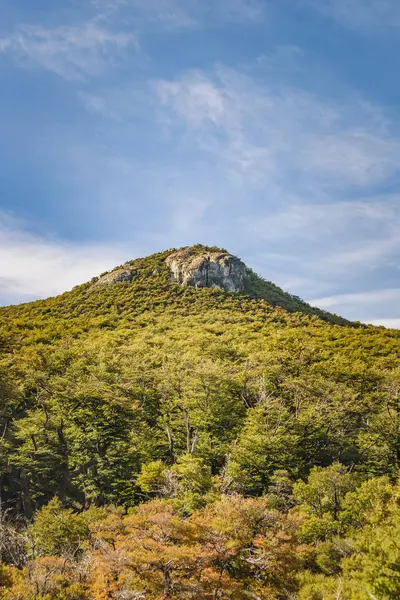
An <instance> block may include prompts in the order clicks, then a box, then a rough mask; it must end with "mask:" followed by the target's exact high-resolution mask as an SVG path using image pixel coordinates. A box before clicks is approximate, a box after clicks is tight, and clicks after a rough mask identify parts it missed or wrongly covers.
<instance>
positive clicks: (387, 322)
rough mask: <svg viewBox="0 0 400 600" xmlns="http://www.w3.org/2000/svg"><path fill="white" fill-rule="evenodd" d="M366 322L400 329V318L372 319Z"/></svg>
mask: <svg viewBox="0 0 400 600" xmlns="http://www.w3.org/2000/svg"><path fill="white" fill-rule="evenodd" d="M365 322H366V323H369V324H370V325H380V326H382V327H387V328H389V329H400V319H370V320H368V321H365Z"/></svg>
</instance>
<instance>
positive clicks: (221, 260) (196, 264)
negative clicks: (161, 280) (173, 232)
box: [165, 248, 247, 292]
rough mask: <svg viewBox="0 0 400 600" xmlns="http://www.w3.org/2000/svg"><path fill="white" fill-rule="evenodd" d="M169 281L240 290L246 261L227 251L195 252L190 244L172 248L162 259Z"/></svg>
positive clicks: (242, 287)
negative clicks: (169, 275) (178, 248)
mask: <svg viewBox="0 0 400 600" xmlns="http://www.w3.org/2000/svg"><path fill="white" fill-rule="evenodd" d="M165 262H166V264H167V266H168V268H169V270H170V272H171V281H174V282H175V283H178V284H179V285H183V286H194V287H197V288H217V289H220V290H223V291H225V292H241V291H243V290H244V287H245V280H246V276H247V269H246V265H245V264H244V263H243V262H242V261H241V260H240V259H239V258H237V257H236V256H233V255H232V254H229V253H228V252H206V251H205V252H202V253H200V254H199V253H197V252H194V251H193V250H192V248H184V249H182V250H178V251H177V252H174V253H173V254H171V255H170V256H168V257H167V259H166V261H165Z"/></svg>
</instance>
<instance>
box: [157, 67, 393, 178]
mask: <svg viewBox="0 0 400 600" xmlns="http://www.w3.org/2000/svg"><path fill="white" fill-rule="evenodd" d="M156 91H157V93H158V96H159V99H160V102H161V105H162V106H163V107H164V109H165V110H168V109H169V110H170V111H171V112H172V113H173V114H174V116H175V118H176V117H178V118H179V119H181V120H182V121H183V122H184V123H185V124H186V126H187V127H188V129H189V131H190V133H191V135H192V137H193V138H194V139H195V140H196V142H197V144H198V145H199V146H200V147H201V149H202V150H203V151H206V152H209V153H211V154H214V155H215V156H217V157H219V158H221V159H223V160H224V161H225V162H226V163H229V162H230V163H231V164H232V165H234V167H235V169H237V168H239V169H241V170H242V171H244V172H246V175H247V176H248V175H250V174H251V172H253V175H254V177H255V178H256V176H257V173H258V176H259V177H260V176H261V180H262V181H263V183H265V177H268V181H269V183H271V176H275V178H276V179H278V180H279V181H284V180H283V179H282V177H281V175H282V174H283V172H286V174H287V175H290V173H292V175H293V174H295V175H296V179H297V185H299V184H300V186H301V185H302V183H303V184H307V181H308V180H311V179H312V180H313V184H314V185H317V186H318V187H321V186H322V187H325V188H327V187H331V188H342V189H343V188H344V187H345V186H356V187H357V186H358V187H363V186H368V185H375V184H378V183H381V182H383V181H385V180H387V178H389V177H390V176H392V175H394V174H395V173H396V172H397V171H398V170H399V169H400V139H399V138H397V137H396V136H391V135H390V134H389V133H388V127H387V124H386V123H385V119H384V116H383V115H382V114H381V111H380V109H379V108H378V107H374V106H372V105H370V104H367V103H365V102H363V101H358V100H352V99H349V101H348V102H347V103H345V102H343V103H342V104H341V103H339V102H336V103H335V102H331V101H329V100H321V99H319V98H317V97H315V96H313V95H312V94H309V93H306V92H304V91H303V90H301V89H296V88H295V87H293V86H280V87H279V86H276V85H271V86H269V85H268V81H267V82H266V84H264V85H260V84H259V83H258V82H257V81H256V80H255V79H254V78H251V77H250V76H248V75H247V74H244V73H241V72H239V71H235V70H232V69H224V68H219V69H216V70H215V71H214V72H212V73H204V72H199V71H193V72H188V73H186V74H184V75H183V76H181V77H180V78H179V79H176V80H172V81H159V82H157V83H156ZM171 122H172V123H173V122H174V120H173V119H172V118H171ZM262 174H264V177H262ZM285 185H286V184H284V186H285Z"/></svg>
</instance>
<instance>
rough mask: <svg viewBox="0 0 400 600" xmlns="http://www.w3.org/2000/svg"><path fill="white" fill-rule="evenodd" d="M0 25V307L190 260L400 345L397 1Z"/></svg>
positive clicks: (63, 14)
mask: <svg viewBox="0 0 400 600" xmlns="http://www.w3.org/2000/svg"><path fill="white" fill-rule="evenodd" d="M0 11H1V12H0V14H1V20H0V82H1V93H0V134H1V135H0V165H1V167H0V304H10V303H19V302H26V301H29V300H33V299H37V298H41V297H47V296H50V295H55V294H57V293H60V292H63V291H65V290H67V289H70V288H72V287H73V286H74V285H77V284H79V283H82V282H84V281H87V280H89V279H90V278H91V277H93V276H95V275H98V274H99V273H101V272H103V271H105V270H107V269H110V268H112V267H114V266H116V265H119V264H122V263H124V262H125V261H126V260H129V259H132V258H135V257H137V256H145V255H148V254H151V253H153V252H158V251H161V250H164V249H168V248H173V247H175V248H177V247H181V246H186V245H191V244H195V243H202V244H207V245H217V246H220V247H224V248H227V249H228V250H229V251H230V252H231V253H232V254H235V255H238V256H240V257H241V258H242V259H243V260H244V261H245V262H246V264H247V265H249V266H250V267H252V268H253V270H255V271H256V272H258V273H259V274H261V275H262V276H263V277H265V278H266V279H267V280H270V281H273V282H275V283H276V284H278V285H280V286H281V287H283V288H284V289H285V290H287V291H289V292H291V293H293V294H296V295H299V296H301V297H302V298H304V299H305V300H307V301H308V302H310V303H312V304H314V305H317V306H320V307H322V308H324V309H326V310H329V311H331V312H335V313H337V314H341V315H343V316H345V317H347V318H349V319H353V320H359V321H364V322H367V323H374V324H381V325H385V326H390V327H399V328H400V81H399V78H398V56H399V55H400V35H399V33H400V3H399V1H398V0H35V1H34V2H32V0H0Z"/></svg>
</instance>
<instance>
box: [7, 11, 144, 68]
mask: <svg viewBox="0 0 400 600" xmlns="http://www.w3.org/2000/svg"><path fill="white" fill-rule="evenodd" d="M137 45H138V41H137V38H136V36H135V35H134V34H133V33H130V32H114V31H111V30H109V29H106V28H104V27H101V26H100V25H98V24H96V23H95V22H87V23H84V24H81V25H77V26H60V27H54V28H45V27H41V26H33V25H32V26H21V27H19V28H18V30H17V31H16V32H15V33H13V34H11V35H9V36H7V37H3V38H0V53H8V54H10V55H12V56H13V57H15V58H16V59H17V60H19V61H20V62H21V63H22V64H31V65H35V64H36V65H38V66H40V67H42V68H44V69H46V70H48V71H53V72H54V73H56V74H57V75H59V76H61V77H64V78H65V79H82V78H85V77H86V76H99V75H101V74H103V73H104V70H105V68H106V67H107V66H108V67H109V66H111V65H113V64H114V61H115V58H116V56H118V54H119V53H121V52H122V51H124V50H125V49H126V48H127V47H128V46H136V47H137Z"/></svg>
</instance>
